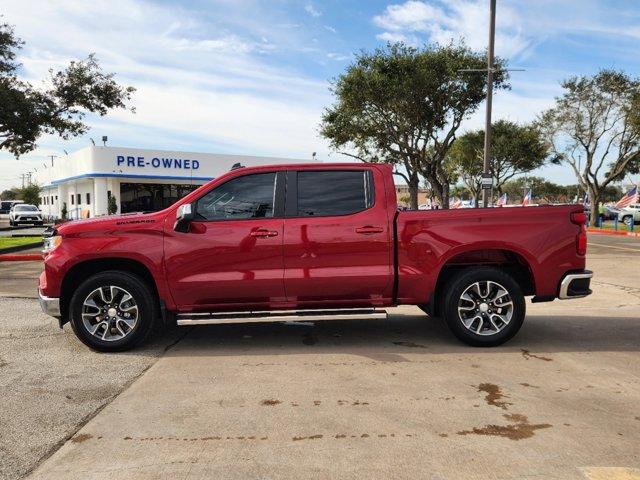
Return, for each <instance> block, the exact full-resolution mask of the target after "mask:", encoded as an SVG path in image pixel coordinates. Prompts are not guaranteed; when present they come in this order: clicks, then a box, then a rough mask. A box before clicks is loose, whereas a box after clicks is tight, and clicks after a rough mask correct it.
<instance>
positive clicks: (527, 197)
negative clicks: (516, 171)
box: [522, 189, 531, 207]
mask: <svg viewBox="0 0 640 480" xmlns="http://www.w3.org/2000/svg"><path fill="white" fill-rule="evenodd" d="M527 205H531V189H529V191H528V192H527V194H526V195H525V196H524V198H523V199H522V206H523V207H526V206H527Z"/></svg>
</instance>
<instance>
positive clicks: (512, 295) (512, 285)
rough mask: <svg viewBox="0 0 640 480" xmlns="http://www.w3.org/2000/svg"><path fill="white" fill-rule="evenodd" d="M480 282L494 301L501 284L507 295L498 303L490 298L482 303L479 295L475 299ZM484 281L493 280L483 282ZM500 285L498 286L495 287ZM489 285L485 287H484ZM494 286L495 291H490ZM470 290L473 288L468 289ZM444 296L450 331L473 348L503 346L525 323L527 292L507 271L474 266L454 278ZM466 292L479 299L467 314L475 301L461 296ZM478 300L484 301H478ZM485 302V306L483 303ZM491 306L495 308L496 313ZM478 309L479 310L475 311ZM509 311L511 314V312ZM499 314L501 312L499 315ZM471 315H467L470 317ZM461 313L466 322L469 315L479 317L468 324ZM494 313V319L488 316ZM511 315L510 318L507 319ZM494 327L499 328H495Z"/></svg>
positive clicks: (469, 295) (476, 299) (444, 313)
mask: <svg viewBox="0 0 640 480" xmlns="http://www.w3.org/2000/svg"><path fill="white" fill-rule="evenodd" d="M478 282H480V283H479V285H481V287H480V288H481V293H485V292H486V293H487V296H486V298H487V299H488V300H491V298H492V297H493V296H496V295H497V294H498V293H500V294H501V293H502V290H500V289H499V288H498V287H502V288H504V290H506V292H507V296H506V297H505V296H501V297H500V298H499V302H498V301H496V303H492V302H490V301H487V302H482V297H481V296H480V295H478V296H477V298H475V290H474V287H473V286H474V285H475V284H476V283H478ZM483 282H490V283H484V284H483ZM496 285H497V286H496ZM483 286H484V287H487V286H489V287H487V288H485V289H484V291H483V290H482V288H483ZM489 288H493V289H494V290H489ZM468 289H471V290H468ZM445 292H446V294H445V296H444V299H443V305H442V312H443V316H444V319H445V321H446V323H447V325H448V326H449V328H450V329H451V332H452V333H453V334H454V335H455V336H456V337H458V339H460V340H462V341H463V342H464V343H466V344H468V345H471V346H474V347H495V346H497V345H502V344H503V343H505V342H506V341H508V340H510V339H511V338H513V336H514V335H515V334H516V333H518V330H520V327H521V326H522V322H523V321H524V317H525V313H526V305H525V300H524V295H523V293H522V289H521V288H520V285H518V283H517V282H516V281H515V280H514V279H513V278H512V277H511V276H510V275H509V274H507V273H505V272H503V271H502V270H499V269H497V268H492V267H472V268H468V269H465V270H462V271H461V272H460V273H458V274H457V275H456V276H455V277H453V278H452V279H451V280H450V281H449V282H448V284H447V285H446V287H445ZM463 294H466V295H465V297H466V298H469V297H471V298H473V300H475V302H476V307H478V308H475V307H474V308H473V309H472V311H471V312H469V313H466V312H467V310H468V309H469V307H470V306H471V305H473V303H474V302H473V301H471V302H470V301H469V300H462V299H461V297H462V296H463ZM509 300H510V302H511V306H509V305H508V303H507V307H503V302H508V301H509ZM478 302H481V303H480V304H478ZM483 303H484V306H483V305H482V304H483ZM459 305H460V306H463V308H464V310H463V311H462V313H459V309H458V308H459ZM485 308H488V309H489V310H488V311H486V312H483V311H482V310H483V309H485ZM491 308H494V309H496V311H495V312H493V311H492V310H491ZM476 312H477V313H476ZM509 312H510V314H509ZM498 313H500V314H501V315H498ZM467 315H468V316H467ZM461 316H467V322H469V321H470V320H469V318H472V317H473V318H476V320H475V321H474V322H473V323H471V324H470V327H469V328H468V327H466V326H465V324H464V323H463V319H462V317H461ZM490 316H491V320H494V321H491V320H490V319H489V317H490ZM501 317H502V318H505V319H508V322H504V321H501V320H499V318H501ZM508 317H510V318H508ZM495 328H500V329H499V330H495V333H492V332H494V329H495ZM476 329H480V333H476V332H475V331H471V330H476Z"/></svg>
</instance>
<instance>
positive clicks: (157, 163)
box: [116, 155, 200, 170]
mask: <svg viewBox="0 0 640 480" xmlns="http://www.w3.org/2000/svg"><path fill="white" fill-rule="evenodd" d="M116 164H117V165H118V166H119V167H137V168H144V167H153V168H171V169H182V170H197V169H198V168H200V162H199V161H198V160H193V159H190V158H166V157H153V158H151V159H148V158H147V157H143V156H135V157H134V156H131V155H127V156H125V155H116Z"/></svg>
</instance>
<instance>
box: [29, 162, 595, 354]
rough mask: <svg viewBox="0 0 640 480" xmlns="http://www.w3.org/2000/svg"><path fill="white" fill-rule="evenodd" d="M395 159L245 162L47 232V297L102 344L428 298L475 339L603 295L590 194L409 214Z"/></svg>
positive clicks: (108, 347) (359, 313)
mask: <svg viewBox="0 0 640 480" xmlns="http://www.w3.org/2000/svg"><path fill="white" fill-rule="evenodd" d="M392 175H393V173H392V170H391V168H390V167H389V166H388V165H382V164H313V165H309V164H305V165H280V166H264V167H256V168H238V169H235V170H232V171H231V172H228V173H227V174H225V175H223V176H221V177H219V178H217V179H215V180H212V181H211V182H209V183H208V184H206V185H204V186H202V187H200V188H199V189H197V190H195V191H194V192H192V193H191V194H189V195H188V196H186V197H184V198H183V199H181V200H179V201H178V202H176V203H175V204H174V205H172V206H170V207H168V208H166V209H165V210H162V211H159V212H154V213H140V214H129V215H120V216H108V217H101V218H94V219H90V220H80V221H76V222H69V223H66V224H64V225H61V226H59V227H57V228H56V229H55V230H53V231H52V232H50V236H48V237H47V238H46V239H45V249H44V266H45V268H44V272H43V273H42V275H41V276H40V281H39V294H40V302H41V305H42V308H43V310H44V311H45V312H46V313H48V314H50V315H53V316H55V317H58V318H59V320H60V326H61V327H62V325H64V323H66V322H70V323H71V327H72V328H73V331H74V332H75V333H76V335H77V336H78V338H79V339H80V340H81V341H82V342H84V343H85V344H87V345H88V346H89V347H91V348H94V349H96V350H101V351H115V350H125V349H128V348H131V347H133V346H134V345H136V344H138V343H139V342H140V341H142V340H144V338H145V337H146V336H147V334H148V333H149V331H150V330H151V329H152V327H153V325H154V323H155V322H164V323H165V324H166V323H169V322H172V323H177V324H178V325H194V324H206V323H219V322H225V321H228V320H229V319H233V320H234V321H238V319H240V320H241V321H262V320H272V321H274V320H275V321H282V320H285V319H287V318H292V317H293V316H295V317H296V318H298V317H302V318H307V319H317V318H323V317H329V318H340V319H344V318H354V317H355V318H362V317H368V316H380V315H386V312H385V311H384V310H383V309H384V307H390V306H395V305H402V304H409V305H417V306H419V307H420V308H422V309H423V310H424V311H425V312H427V313H428V314H430V315H434V316H443V317H444V318H445V319H446V322H447V324H448V325H449V327H450V328H451V330H452V332H453V333H454V334H455V335H456V336H457V337H458V338H459V339H461V340H462V341H464V342H466V343H468V344H470V345H474V346H494V345H499V344H501V343H503V342H505V341H507V340H508V339H510V338H511V337H513V336H514V335H515V334H516V333H517V331H518V330H519V329H520V326H521V325H522V322H523V320H524V316H525V296H533V299H532V300H533V301H534V302H536V301H551V300H553V299H555V298H561V299H566V298H578V297H584V296H586V295H588V294H590V293H591V290H590V289H589V284H590V279H591V276H592V273H591V272H590V271H588V270H585V253H586V231H585V214H584V209H583V207H582V206H581V205H567V206H541V207H531V208H491V209H464V210H435V211H410V212H399V211H398V209H397V204H396V194H395V188H394V183H393V176H392Z"/></svg>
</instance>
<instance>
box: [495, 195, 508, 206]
mask: <svg viewBox="0 0 640 480" xmlns="http://www.w3.org/2000/svg"><path fill="white" fill-rule="evenodd" d="M506 204H507V194H506V193H503V194H502V196H501V197H500V198H499V199H498V201H497V202H496V207H504V206H505V205H506Z"/></svg>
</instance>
